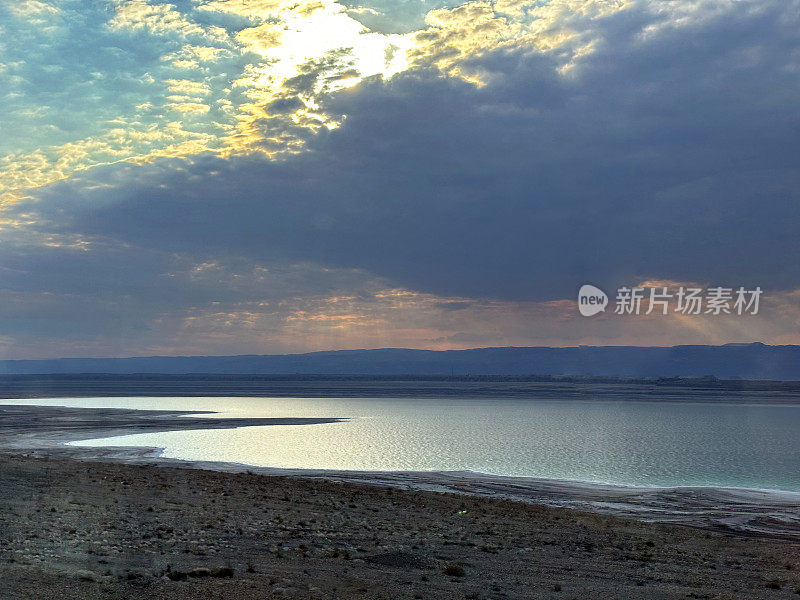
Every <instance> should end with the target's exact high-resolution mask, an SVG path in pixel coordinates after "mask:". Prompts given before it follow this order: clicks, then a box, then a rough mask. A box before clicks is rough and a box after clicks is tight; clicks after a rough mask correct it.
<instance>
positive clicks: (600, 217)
mask: <svg viewBox="0 0 800 600" xmlns="http://www.w3.org/2000/svg"><path fill="white" fill-rule="evenodd" d="M798 105H800V0H549V1H548V0H533V1H530V0H495V1H494V2H488V1H481V0H474V1H470V2H463V3H462V2H459V1H458V0H367V1H365V2H363V3H362V2H355V1H354V0H342V1H340V2H334V1H332V0H291V1H283V0H186V1H178V0H173V1H171V2H160V1H157V0H150V1H145V0H111V1H102V0H92V1H90V2H86V1H78V0H60V1H57V0H52V1H47V2H46V1H44V0H0V358H6V359H21V358H53V357H64V356H76V357H81V356H82V357H87V356H140V355H155V354H159V355H187V354H190V355H198V354H201V355H215V354H216V355H219V354H269V353H289V352H306V351H315V350H330V349H345V348H382V347H407V348H428V349H460V348H472V347H485V346H507V345H514V346H542V345H546V346H575V345H579V344H589V345H658V346H663V345H674V344H723V343H737V342H751V341H761V342H765V343H770V344H792V343H800V260H798V258H799V257H800V235H798V234H799V233H800V111H799V110H798ZM585 283H591V284H593V285H596V286H598V287H599V288H601V289H603V290H604V291H606V292H607V293H608V295H609V296H610V297H611V300H610V303H611V304H610V305H609V309H608V310H606V311H604V312H602V313H600V314H598V315H595V316H592V317H590V318H587V317H584V316H581V314H580V313H579V312H578V310H577V291H578V289H579V287H580V286H581V285H583V284H585ZM621 286H629V287H636V286H644V287H646V288H652V287H655V288H660V287H662V286H663V287H668V288H669V289H670V290H672V289H678V288H679V287H682V286H696V287H699V288H704V289H705V288H709V287H712V286H727V287H731V288H733V289H736V288H738V287H740V286H743V287H745V288H746V289H754V288H755V287H760V288H761V289H762V290H763V294H762V296H761V305H760V310H759V312H758V314H756V315H753V314H750V315H737V314H730V315H726V314H721V315H714V314H699V315H685V314H681V313H679V312H677V311H672V310H670V311H669V313H668V314H666V315H663V314H658V313H653V314H651V315H629V314H628V315H618V314H615V313H614V311H613V306H612V305H613V303H614V295H615V293H616V290H617V289H619V288H620V287H621Z"/></svg>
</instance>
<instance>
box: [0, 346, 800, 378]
mask: <svg viewBox="0 0 800 600" xmlns="http://www.w3.org/2000/svg"><path fill="white" fill-rule="evenodd" d="M54 373H62V374H63V373H109V374H126V373H127V374H129V373H160V374H253V375H279V374H281V375H284V374H285V375H293V374H302V375H311V374H319V375H345V374H363V375H559V376H613V377H644V378H649V377H703V376H706V375H713V376H715V377H718V378H720V379H772V380H783V381H795V380H800V346H769V345H765V344H761V343H752V344H726V345H723V346H672V347H641V346H577V347H568V348H551V347H503V348H475V349H472V350H413V349H404V348H382V349H375V350H334V351H325V352H311V353H306V354H275V355H242V356H142V357H131V358H60V359H48V360H3V361H0V374H54Z"/></svg>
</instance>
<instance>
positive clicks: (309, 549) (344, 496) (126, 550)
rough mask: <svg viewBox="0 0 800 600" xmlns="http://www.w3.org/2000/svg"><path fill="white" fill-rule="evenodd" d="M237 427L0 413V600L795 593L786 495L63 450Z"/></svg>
mask: <svg viewBox="0 0 800 600" xmlns="http://www.w3.org/2000/svg"><path fill="white" fill-rule="evenodd" d="M247 421H249V422H248V423H247V424H249V425H252V424H261V425H267V424H269V423H270V422H272V423H278V424H289V422H287V421H292V420H286V419H275V420H271V419H255V420H253V419H248V420H247ZM250 421H260V422H259V423H253V422H250ZM312 421H313V420H312ZM303 422H304V421H303ZM242 424H244V423H242V422H238V423H231V422H225V420H224V419H215V418H211V419H209V418H208V417H204V418H197V419H195V418H190V417H186V416H185V415H184V414H183V413H179V412H175V411H170V412H167V411H126V410H112V409H91V410H88V409H66V408H58V407H47V408H45V407H17V406H3V407H0V432H2V434H3V435H2V437H3V442H2V452H1V453H0V577H2V581H3V582H4V585H3V591H2V592H0V597H3V598H20V599H21V598H31V597H35V598H45V599H46V598H201V597H202V598H215V597H219V598H222V597H225V598H273V597H275V598H442V599H445V598H448V599H449V598H570V599H571V598H590V597H591V598H643V599H644V598H782V597H783V598H788V597H797V593H800V537H799V536H798V535H797V531H796V524H797V514H798V504H797V499H796V498H795V497H794V496H793V495H791V494H790V495H779V494H768V493H763V494H761V496H759V493H758V492H754V491H742V490H720V489H702V488H678V489H664V490H658V489H655V490H642V489H634V488H619V487H614V486H605V487H603V486H595V485H581V484H576V483H574V482H557V481H547V480H532V479H526V478H517V479H514V478H491V477H487V476H478V475H475V474H470V473H428V474H421V473H382V474H375V473H335V472H305V471H302V472H301V471H296V472H290V471H277V470H269V469H260V470H259V469H253V468H249V467H246V466H243V465H231V464H212V463H208V464H200V463H194V464H189V463H180V462H178V461H166V460H163V459H159V458H158V452H157V450H156V449H152V450H146V449H130V448H128V449H123V448H74V447H66V446H64V445H63V443H64V442H65V441H69V440H71V439H85V438H86V437H87V436H89V437H91V436H95V437H98V436H102V435H116V434H119V433H120V432H127V433H131V432H135V431H151V430H166V429H170V428H175V427H178V428H197V427H220V426H222V427H228V426H238V425H242ZM200 467H202V468H200ZM212 469H213V470H212ZM565 507H570V508H565ZM625 516H637V517H638V518H637V519H630V518H624V517H625ZM648 521H649V522H648Z"/></svg>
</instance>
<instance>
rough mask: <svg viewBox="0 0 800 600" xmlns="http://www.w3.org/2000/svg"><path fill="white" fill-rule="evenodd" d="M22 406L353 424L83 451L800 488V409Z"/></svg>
mask: <svg viewBox="0 0 800 600" xmlns="http://www.w3.org/2000/svg"><path fill="white" fill-rule="evenodd" d="M14 403H15V404H16V403H20V401H14ZM25 403H28V404H50V405H62V406H82V407H126V408H149V409H181V410H212V411H214V410H215V411H219V412H223V413H224V414H225V415H227V416H236V417H241V416H265V417H347V418H349V419H350V420H349V421H347V422H342V423H330V424H322V425H291V426H270V427H243V428H240V429H233V430H231V429H228V430H204V431H183V432H168V433H156V434H139V435H128V436H120V437H114V438H105V439H101V440H89V441H82V442H79V443H78V444H79V445H82V446H106V445H113V446H119V445H124V446H157V447H161V448H164V455H165V456H167V457H170V458H179V459H188V460H217V461H231V462H238V463H245V464H251V465H256V466H265V467H292V468H307V469H337V470H338V469H348V470H381V471H395V470H404V471H405V470H412V471H431V470H469V471H475V472H481V473H492V474H496V475H515V476H532V477H545V478H556V479H571V480H581V481H594V482H604V483H615V484H627V485H644V486H674V485H713V486H737V487H751V488H764V489H784V490H794V491H800V406H786V405H780V406H779V405H759V404H727V403H726V404H720V403H672V402H618V401H572V400H564V401H550V400H548V401H539V400H517V399H512V400H509V399H465V400H459V399H452V398H448V399H443V400H436V399H424V400H422V399H420V400H413V399H389V398H376V399H370V398H359V399H347V398H336V399H308V398H109V399H103V398H89V399H86V398H83V399H82V398H74V399H63V398H61V399H57V400H35V401H26V402H25Z"/></svg>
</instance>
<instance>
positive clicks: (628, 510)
mask: <svg viewBox="0 0 800 600" xmlns="http://www.w3.org/2000/svg"><path fill="white" fill-rule="evenodd" d="M207 414H209V413H208V412H205V413H204V412H203V411H171V410H167V411H152V410H134V409H107V408H103V409H85V408H65V407H58V406H39V405H13V404H7V405H0V433H3V434H4V435H3V437H2V441H0V452H3V453H14V454H21V455H24V456H29V457H43V458H70V459H74V460H81V461H103V462H112V463H119V464H129V465H148V466H166V467H177V468H184V469H205V470H212V471H217V472H224V473H255V474H259V475H265V476H278V477H296V478H302V479H308V480H327V481H334V482H341V483H350V484H357V485H370V486H378V487H381V486H383V487H392V488H399V489H404V490H415V491H433V492H450V493H457V494H461V495H466V496H474V497H483V498H493V499H505V500H512V501H518V502H524V503H527V504H532V505H541V506H548V507H553V508H568V509H577V510H582V511H591V512H594V513H597V514H602V515H611V516H615V517H623V518H633V519H637V520H640V521H643V522H651V523H664V524H673V525H683V526H688V527H694V528H698V529H704V530H708V531H717V532H722V533H728V534H731V535H737V536H758V537H773V538H783V539H792V540H800V492H795V491H789V490H763V489H754V488H737V487H722V486H674V487H672V486H666V487H665V486H660V487H644V486H626V485H616V484H604V483H594V482H583V481H575V480H560V479H546V478H536V477H515V476H504V475H490V474H483V473H475V472H471V471H341V470H328V469H296V468H280V467H259V466H254V465H248V464H243V463H230V462H217V461H193V460H182V459H175V458H167V457H164V456H162V452H163V449H161V448H154V447H133V446H91V447H87V446H79V445H73V443H75V442H79V441H86V440H89V439H102V438H108V437H114V436H118V435H128V434H135V433H144V432H156V431H175V430H179V429H180V430H197V429H215V428H235V427H242V426H252V425H261V426H265V425H291V424H318V423H331V422H336V421H341V420H344V419H341V418H339V419H336V418H244V419H242V418H225V417H219V418H217V417H208V416H205V415H207ZM190 415H204V416H202V417H200V416H197V417H192V416H190Z"/></svg>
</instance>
